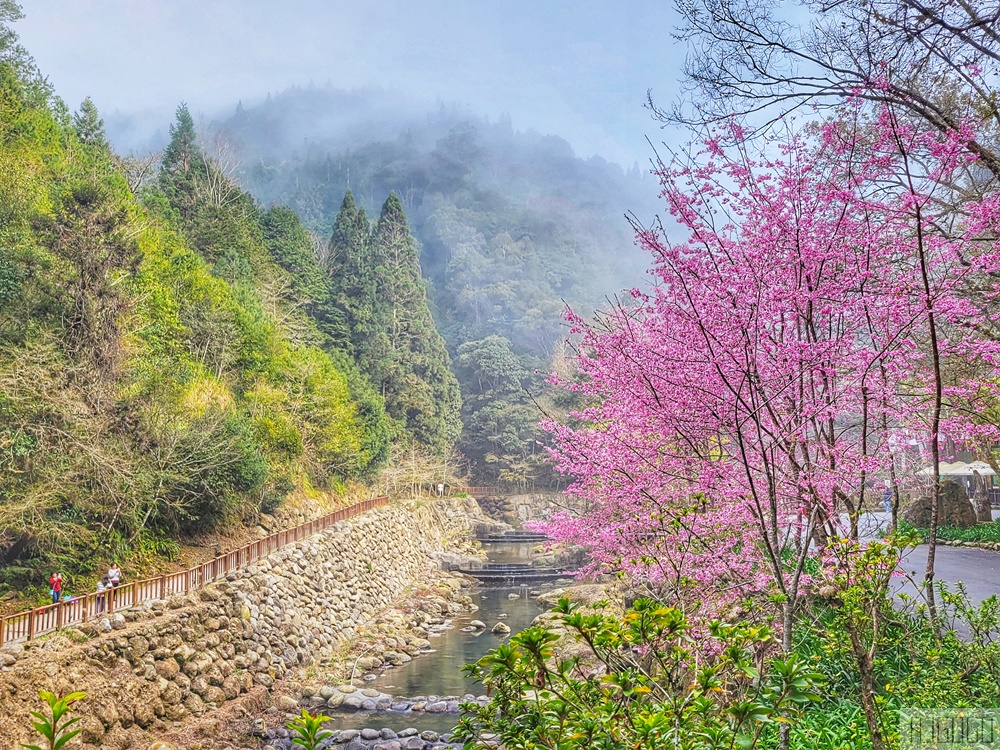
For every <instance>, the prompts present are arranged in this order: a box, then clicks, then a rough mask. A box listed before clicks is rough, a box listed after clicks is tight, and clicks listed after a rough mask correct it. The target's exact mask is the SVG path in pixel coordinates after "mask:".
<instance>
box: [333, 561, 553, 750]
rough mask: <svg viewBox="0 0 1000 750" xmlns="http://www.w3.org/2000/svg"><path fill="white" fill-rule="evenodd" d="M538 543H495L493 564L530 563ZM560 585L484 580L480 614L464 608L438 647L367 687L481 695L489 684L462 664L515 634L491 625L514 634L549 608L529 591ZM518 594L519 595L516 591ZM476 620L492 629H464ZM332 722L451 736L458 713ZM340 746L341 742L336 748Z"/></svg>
mask: <svg viewBox="0 0 1000 750" xmlns="http://www.w3.org/2000/svg"><path fill="white" fill-rule="evenodd" d="M533 546H535V544H533V543H504V544H490V545H488V546H487V547H486V549H487V553H488V555H489V561H490V562H519V563H523V562H530V561H531V550H532V547H533ZM555 585H560V586H561V585H564V582H563V581H560V582H558V584H553V583H545V584H534V583H532V584H529V585H509V584H508V585H493V584H480V585H479V586H478V587H476V588H474V589H472V590H471V592H470V594H469V595H470V596H471V597H472V600H473V602H474V603H475V604H476V605H478V606H479V610H478V611H476V612H462V613H461V614H457V615H455V616H454V617H453V618H451V619H449V620H448V623H449V625H450V627H449V628H448V629H447V630H443V631H440V632H438V633H432V634H431V635H430V636H428V640H430V642H431V645H432V646H433V648H434V651H433V652H431V653H427V654H422V655H420V656H418V657H416V658H414V659H413V660H412V661H410V662H408V663H406V664H404V665H402V666H398V667H392V668H390V669H386V670H385V671H383V672H381V673H379V674H378V675H377V676H376V678H375V679H374V680H368V681H366V682H365V683H364V687H366V688H373V689H375V690H377V691H379V692H381V693H388V694H390V695H394V696H400V697H406V698H409V699H411V700H412V699H413V698H414V697H418V696H424V697H431V696H434V697H437V696H440V697H446V696H447V697H457V698H458V699H459V700H463V698H464V696H467V695H474V696H479V695H481V694H482V693H483V686H482V685H479V684H477V683H475V682H474V681H473V680H471V679H469V678H467V677H465V676H464V675H463V674H462V667H463V666H464V665H465V664H467V663H470V662H474V661H477V660H478V659H479V658H481V657H482V656H484V655H485V654H486V652H487V651H489V650H490V649H494V648H496V647H497V646H498V645H500V644H501V643H503V642H504V641H505V640H506V639H508V638H510V634H504V635H498V634H497V635H495V634H493V633H491V632H490V629H491V628H492V627H493V626H494V625H495V624H496V623H497V622H504V623H506V624H507V625H508V626H509V627H510V629H511V634H514V633H517V632H519V631H521V630H523V629H525V628H527V627H528V626H529V625H531V622H532V620H534V619H535V617H536V616H537V615H539V614H540V613H542V612H544V611H545V609H546V608H545V607H544V606H542V605H540V604H539V603H538V602H536V601H535V597H534V596H531V595H529V591H534V592H536V594H537V592H538V591H545V590H548V589H551V588H554V586H555ZM515 594H516V598H515V597H514V596H512V595H515ZM472 620H481V621H483V622H484V623H486V630H479V631H472V632H464V631H463V630H462V628H463V627H465V626H467V625H468V624H469V623H470V622H471V621H472ZM327 714H328V715H330V716H331V718H332V721H331V722H330V723H329V724H328V727H329V728H330V729H335V730H351V729H356V730H361V729H364V728H370V729H379V730H380V729H383V728H384V729H389V730H392V731H393V732H400V731H403V730H406V729H411V728H412V729H416V730H417V731H418V732H421V733H423V732H427V731H430V732H436V733H440V734H446V733H447V732H449V731H451V729H453V728H454V726H455V724H456V723H457V722H458V719H459V716H460V714H458V713H453V712H449V713H428V712H423V711H419V712H417V711H391V710H386V711H350V710H335V711H327ZM335 747H336V746H335Z"/></svg>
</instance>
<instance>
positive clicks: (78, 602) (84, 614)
mask: <svg viewBox="0 0 1000 750" xmlns="http://www.w3.org/2000/svg"><path fill="white" fill-rule="evenodd" d="M388 502H389V498H387V497H376V498H372V499H371V500H363V501H362V502H360V503H355V504H354V505H350V506H348V507H346V508H341V509H340V510H335V511H334V512H333V513H328V514H327V515H325V516H322V517H321V518H317V519H316V520H314V521H309V522H307V523H304V524H301V525H299V526H296V527H295V528H293V529H286V530H284V531H279V532H276V533H274V534H271V535H270V536H268V537H265V538H263V539H259V540H257V541H256V542H251V543H250V544H247V545H246V546H244V547H240V548H239V549H236V550H233V551H232V552H227V553H226V554H224V555H220V556H219V557H216V558H215V559H214V560H209V561H208V562H205V563H202V564H201V565H196V566H194V567H193V568H188V569H187V570H182V571H180V572H179V573H169V574H167V575H162V576H160V577H159V578H147V579H145V580H142V581H133V582H131V583H123V584H121V585H120V586H118V587H116V588H114V589H111V590H109V591H107V592H104V593H101V594H98V593H96V592H92V593H89V594H85V595H83V596H78V597H73V598H72V599H68V600H66V601H62V602H59V603H57V604H49V605H48V606H45V607H36V608H34V609H28V610H24V611H23V612H18V613H17V614H13V615H7V616H6V617H0V646H3V645H4V644H5V643H13V642H15V641H24V640H31V639H33V638H37V637H38V636H40V635H44V634H46V633H51V632H52V631H54V630H58V629H59V628H64V627H67V626H69V625H78V624H80V623H84V622H87V621H88V620H93V619H95V618H100V617H104V616H105V615H109V614H111V613H114V612H115V611H117V610H121V609H129V608H130V607H134V606H136V605H138V604H141V603H143V602H148V601H153V600H156V599H165V598H166V597H168V596H174V595H177V594H189V593H191V592H192V591H194V590H196V589H200V588H201V587H202V586H205V585H207V584H209V583H212V582H213V581H217V580H219V579H220V578H225V577H226V576H227V575H228V574H229V573H231V572H233V571H234V570H239V569H241V568H244V567H246V566H247V565H249V564H250V563H252V562H255V561H257V560H260V559H261V558H262V557H267V556H268V555H269V554H271V553H272V552H275V551H277V550H279V549H281V548H282V547H284V546H285V545H286V544H291V543H292V542H298V541H301V540H302V539H305V538H306V537H309V536H312V535H313V534H316V533H318V532H320V531H323V530H324V529H327V528H329V527H330V526H333V524H335V523H338V522H339V521H344V520H346V519H348V518H353V517H354V516H357V515H359V514H361V513H365V512H366V511H369V510H371V509H372V508H375V507H378V506H380V505H385V504H386V503H388Z"/></svg>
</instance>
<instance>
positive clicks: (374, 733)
mask: <svg viewBox="0 0 1000 750" xmlns="http://www.w3.org/2000/svg"><path fill="white" fill-rule="evenodd" d="M361 739H363V740H369V741H371V740H377V739H379V733H378V730H377V729H371V728H370V727H365V728H364V729H362V730H361Z"/></svg>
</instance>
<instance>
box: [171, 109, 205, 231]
mask: <svg viewBox="0 0 1000 750" xmlns="http://www.w3.org/2000/svg"><path fill="white" fill-rule="evenodd" d="M206 171H207V165H206V163H205V156H204V154H202V152H201V149H200V148H199V147H198V136H197V134H196V133H195V127H194V119H193V118H192V117H191V112H190V111H189V110H188V107H187V104H184V103H183V102H181V104H180V106H179V107H177V121H176V122H175V123H174V124H173V125H171V126H170V143H169V144H167V148H166V149H165V150H164V152H163V161H162V163H161V165H160V188H161V189H162V190H163V192H164V194H165V195H166V197H167V199H168V200H169V201H170V204H171V205H172V206H173V207H174V208H176V209H178V210H179V211H180V213H181V215H182V216H189V215H190V213H191V210H192V209H193V207H194V205H195V202H196V195H195V194H196V187H197V179H198V178H199V177H201V176H203V175H204V174H205V173H206Z"/></svg>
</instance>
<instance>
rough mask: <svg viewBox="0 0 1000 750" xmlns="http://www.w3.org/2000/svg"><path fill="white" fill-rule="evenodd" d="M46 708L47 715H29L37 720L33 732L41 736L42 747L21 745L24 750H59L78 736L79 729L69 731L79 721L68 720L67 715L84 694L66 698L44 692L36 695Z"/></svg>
mask: <svg viewBox="0 0 1000 750" xmlns="http://www.w3.org/2000/svg"><path fill="white" fill-rule="evenodd" d="M38 697H39V698H41V699H42V701H43V702H44V703H45V705H46V706H47V707H48V709H49V711H48V715H46V714H45V713H42V712H41V711H32V712H31V715H32V716H33V717H35V719H37V721H35V722H34V727H35V731H36V732H38V734H40V735H41V737H42V740H43V741H44V743H45V744H44V745H21V747H23V748H25V750H59V748H61V747H62V746H63V745H65V744H66V743H67V742H69V741H70V740H72V739H73V738H74V737H76V736H77V735H78V734H80V731H81V730H79V729H70V727H72V726H73V725H74V724H76V722H78V721H79V720H80V717H79V716H74V717H72V718H70V717H69V716H68V715H67V714H68V713H69V710H70V708H71V707H72V705H73V704H74V703H76V702H77V701H79V700H83V699H84V698H86V697H87V696H86V694H85V693H70V694H69V695H66V696H62V697H60V696H58V695H55V694H54V693H50V692H48V691H46V690H42V691H40V692H39V693H38Z"/></svg>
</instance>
